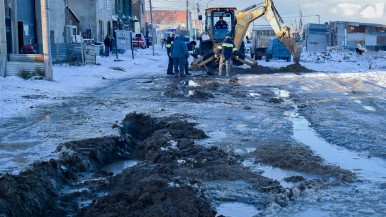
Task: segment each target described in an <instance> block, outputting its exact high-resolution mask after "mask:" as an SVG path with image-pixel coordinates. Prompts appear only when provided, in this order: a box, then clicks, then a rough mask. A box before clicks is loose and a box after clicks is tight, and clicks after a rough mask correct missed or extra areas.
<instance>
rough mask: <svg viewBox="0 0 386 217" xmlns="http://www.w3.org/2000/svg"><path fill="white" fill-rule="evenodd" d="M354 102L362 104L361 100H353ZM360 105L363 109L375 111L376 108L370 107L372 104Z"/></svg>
mask: <svg viewBox="0 0 386 217" xmlns="http://www.w3.org/2000/svg"><path fill="white" fill-rule="evenodd" d="M354 102H356V103H358V104H360V105H362V101H361V100H354ZM362 107H363V108H364V109H366V110H367V111H372V112H375V111H376V109H375V108H374V107H372V106H367V105H362Z"/></svg>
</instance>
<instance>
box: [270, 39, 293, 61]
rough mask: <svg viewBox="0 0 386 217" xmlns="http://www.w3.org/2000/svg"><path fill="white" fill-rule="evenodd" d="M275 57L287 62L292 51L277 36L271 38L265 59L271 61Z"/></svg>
mask: <svg viewBox="0 0 386 217" xmlns="http://www.w3.org/2000/svg"><path fill="white" fill-rule="evenodd" d="M273 58H275V59H283V60H286V61H287V62H289V61H290V60H291V52H290V51H289V50H288V49H287V48H286V47H285V46H284V45H283V44H282V43H281V42H280V41H279V39H278V38H277V37H272V38H270V39H269V43H268V48H267V52H266V54H265V61H267V62H269V61H270V60H271V59H273Z"/></svg>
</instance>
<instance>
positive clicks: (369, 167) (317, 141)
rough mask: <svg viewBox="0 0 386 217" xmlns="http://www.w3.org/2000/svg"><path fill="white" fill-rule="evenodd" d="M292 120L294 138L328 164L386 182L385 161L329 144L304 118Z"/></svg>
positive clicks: (299, 117) (363, 176)
mask: <svg viewBox="0 0 386 217" xmlns="http://www.w3.org/2000/svg"><path fill="white" fill-rule="evenodd" d="M291 120H292V122H293V127H294V133H293V136H294V138H295V139H296V140H298V141H300V142H302V143H303V144H306V145H308V146H309V147H311V148H312V149H313V150H314V151H315V152H316V153H317V154H319V155H320V156H321V157H322V158H324V159H325V160H327V161H328V162H331V163H336V164H338V165H339V166H342V167H343V168H345V169H349V170H351V171H355V172H356V173H358V174H359V175H360V177H362V178H364V179H369V180H375V181H385V178H384V176H385V174H386V162H385V161H384V160H382V159H379V158H364V157H362V156H359V155H358V154H356V153H354V152H351V151H348V150H346V149H344V148H341V147H338V146H335V145H332V144H330V143H328V142H327V141H325V140H324V139H322V138H320V137H319V136H318V135H317V133H316V132H315V131H314V130H313V129H312V128H310V127H309V126H310V123H309V122H308V121H307V120H306V119H305V118H304V117H302V116H298V117H293V118H291Z"/></svg>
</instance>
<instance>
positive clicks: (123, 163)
mask: <svg viewBox="0 0 386 217" xmlns="http://www.w3.org/2000/svg"><path fill="white" fill-rule="evenodd" d="M137 164H138V161H135V160H119V161H115V162H113V163H111V164H108V165H106V166H104V167H102V169H101V170H103V171H106V172H111V173H114V174H118V173H121V172H122V171H123V170H125V169H127V168H129V167H133V166H135V165H137Z"/></svg>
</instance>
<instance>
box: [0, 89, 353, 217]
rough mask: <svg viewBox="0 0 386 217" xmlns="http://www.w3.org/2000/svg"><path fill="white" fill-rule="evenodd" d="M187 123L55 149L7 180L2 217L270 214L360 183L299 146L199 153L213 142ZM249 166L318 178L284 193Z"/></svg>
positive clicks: (136, 122) (134, 116)
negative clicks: (240, 207)
mask: <svg viewBox="0 0 386 217" xmlns="http://www.w3.org/2000/svg"><path fill="white" fill-rule="evenodd" d="M211 85H213V84H211ZM186 119H187V117H185V116H183V115H173V116H168V117H163V118H154V117H151V116H150V115H147V114H143V113H130V114H128V115H126V117H125V118H124V120H123V121H122V122H120V123H118V124H115V125H114V126H113V127H115V128H117V129H118V131H119V134H120V136H109V137H103V138H92V139H86V140H81V141H72V142H67V143H63V144H61V145H59V146H58V147H57V149H56V151H57V152H58V153H59V156H60V157H59V158H58V159H50V160H49V161H41V162H35V163H34V164H33V165H32V166H31V168H30V169H28V170H25V171H22V172H20V174H3V175H2V176H1V177H0V216H125V215H126V216H127V215H128V213H130V216H216V213H217V211H216V206H218V205H219V204H221V203H223V202H229V201H236V202H237V201H239V202H240V201H241V202H243V203H246V204H251V205H253V206H254V207H257V209H258V210H264V209H265V208H266V207H267V206H269V205H270V204H272V203H275V204H278V205H280V206H286V205H287V204H288V203H289V202H290V201H293V200H296V198H297V196H298V195H299V192H301V191H303V190H304V189H309V188H321V187H323V186H326V185H329V184H331V179H333V180H335V181H334V183H333V184H335V185H336V184H339V183H343V182H348V181H351V180H353V179H354V178H355V177H354V175H353V174H352V173H351V172H349V171H346V170H342V169H340V168H338V167H333V166H328V165H323V163H322V160H321V158H320V157H318V156H316V155H314V154H313V153H312V152H311V151H310V150H308V149H307V148H306V147H303V146H301V145H298V144H296V143H292V144H289V143H288V142H287V143H286V142H283V143H282V144H256V150H255V151H253V152H250V153H244V154H235V153H233V152H226V151H224V150H222V149H220V148H218V147H203V146H200V145H197V144H195V141H196V140H199V139H204V138H206V137H207V135H206V134H205V132H203V131H202V130H200V129H197V128H196V127H195V124H194V123H190V122H188V121H186ZM277 153H280V155H278V154H277ZM250 158H253V159H255V161H256V163H264V164H267V165H272V166H275V167H279V168H283V169H292V170H298V171H304V172H307V173H313V174H318V175H320V177H318V178H317V179H314V180H306V179H304V178H302V177H301V176H299V177H288V180H289V181H293V182H299V183H301V184H300V185H299V186H298V187H296V188H291V189H289V188H284V187H283V186H281V185H280V183H279V182H278V181H276V180H273V179H270V178H267V177H265V176H262V175H261V172H256V171H253V170H251V169H250V168H248V167H247V166H244V165H243V161H244V160H246V159H250ZM122 160H127V161H128V160H131V161H133V160H134V161H137V162H138V163H137V164H132V165H130V166H129V167H128V168H126V169H125V170H123V171H122V172H118V173H112V172H108V171H106V170H104V169H103V168H105V167H106V166H107V165H109V164H111V163H114V162H117V161H122ZM229 183H243V184H241V185H238V186H239V187H240V186H244V187H240V188H241V191H244V193H241V195H240V193H239V194H235V193H232V191H235V189H232V188H234V187H226V186H228V185H231V186H235V185H233V184H229ZM236 186H237V185H236Z"/></svg>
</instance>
